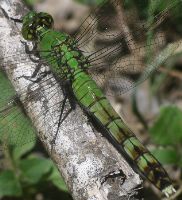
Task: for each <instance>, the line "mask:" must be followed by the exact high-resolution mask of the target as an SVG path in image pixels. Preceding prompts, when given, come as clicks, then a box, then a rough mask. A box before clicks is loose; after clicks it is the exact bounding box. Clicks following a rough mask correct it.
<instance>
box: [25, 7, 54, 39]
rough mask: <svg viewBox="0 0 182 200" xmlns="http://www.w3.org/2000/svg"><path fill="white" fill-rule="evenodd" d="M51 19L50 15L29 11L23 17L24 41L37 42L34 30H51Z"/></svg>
mask: <svg viewBox="0 0 182 200" xmlns="http://www.w3.org/2000/svg"><path fill="white" fill-rule="evenodd" d="M53 23H54V21H53V18H52V16H51V15H49V14H47V13H44V12H40V13H36V12H34V11H31V12H29V13H27V14H26V15H25V16H24V17H23V27H22V35H23V37H24V39H26V40H31V41H33V40H37V38H38V37H37V33H36V30H37V28H38V27H45V28H48V29H50V28H52V26H53Z"/></svg>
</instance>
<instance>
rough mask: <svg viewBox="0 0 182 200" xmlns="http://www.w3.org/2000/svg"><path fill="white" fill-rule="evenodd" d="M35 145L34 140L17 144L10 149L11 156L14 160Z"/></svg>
mask: <svg viewBox="0 0 182 200" xmlns="http://www.w3.org/2000/svg"><path fill="white" fill-rule="evenodd" d="M34 146H35V141H32V142H29V143H27V144H25V145H23V146H17V147H14V148H13V151H12V158H13V160H14V161H15V162H16V161H17V160H18V159H20V158H21V157H22V156H23V155H24V154H26V153H28V152H29V151H31V150H32V149H33V148H34Z"/></svg>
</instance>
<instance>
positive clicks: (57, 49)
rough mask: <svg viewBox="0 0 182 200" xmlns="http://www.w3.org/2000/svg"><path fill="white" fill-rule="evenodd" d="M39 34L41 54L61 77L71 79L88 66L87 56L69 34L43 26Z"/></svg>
mask: <svg viewBox="0 0 182 200" xmlns="http://www.w3.org/2000/svg"><path fill="white" fill-rule="evenodd" d="M37 34H38V49H39V51H40V55H41V57H42V58H43V59H44V60H45V61H47V62H48V63H49V65H50V67H51V69H52V71H53V72H54V73H55V74H56V75H57V76H58V77H59V78H63V79H70V78H71V76H72V75H73V74H74V73H75V72H76V71H77V70H79V69H84V68H85V67H86V66H87V61H86V58H85V57H84V56H83V54H82V52H81V51H80V50H79V49H78V48H77V45H76V42H75V40H74V39H72V38H71V37H70V36H69V35H67V34H65V33H60V32H56V31H54V30H51V29H46V28H42V27H40V28H39V29H38V30H37Z"/></svg>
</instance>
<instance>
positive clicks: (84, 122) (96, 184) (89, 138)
mask: <svg viewBox="0 0 182 200" xmlns="http://www.w3.org/2000/svg"><path fill="white" fill-rule="evenodd" d="M0 7H1V8H3V9H4V10H5V11H6V13H7V15H8V16H6V15H5V14H4V12H2V10H0V47H1V48H0V51H1V52H0V54H1V59H0V62H1V64H0V65H1V66H2V65H3V66H4V68H5V70H6V73H7V75H8V77H9V79H10V80H11V82H12V84H13V86H14V87H15V89H16V91H17V93H18V94H19V96H20V99H21V101H22V102H23V104H24V106H25V109H26V111H27V113H28V115H29V117H30V118H31V120H32V121H33V123H34V126H35V127H36V129H37V130H38V137H39V138H40V139H41V141H42V142H43V144H44V146H45V148H46V150H47V151H48V153H49V155H50V157H51V159H52V160H53V161H54V162H55V164H56V166H57V167H58V169H59V171H60V173H61V175H62V176H63V178H64V180H65V182H66V184H67V186H68V188H69V190H70V192H71V194H72V196H73V198H74V199H75V200H86V199H87V200H88V199H89V200H91V199H92V200H111V199H114V200H117V199H118V200H119V199H120V200H121V199H135V198H134V197H133V194H134V193H135V192H136V191H135V190H134V188H135V187H136V186H138V185H139V184H140V183H141V180H140V178H139V176H138V175H137V174H136V173H135V172H134V171H133V170H132V169H131V167H130V166H129V165H128V164H127V162H126V161H125V160H124V159H123V157H122V155H121V154H119V153H118V152H117V151H116V149H115V148H114V147H113V146H112V145H111V144H110V143H109V142H108V140H107V139H106V138H104V137H102V135H101V134H100V133H98V132H97V131H96V130H95V128H94V127H93V126H92V124H91V123H90V122H89V121H88V118H87V116H86V115H85V113H84V112H83V110H82V109H81V108H80V107H79V106H78V105H77V106H76V109H75V110H74V111H72V112H71V113H70V114H69V115H68V117H67V118H66V119H65V120H64V122H63V123H62V125H61V128H60V129H59V132H58V137H57V138H56V141H55V145H54V148H53V149H52V148H51V141H52V139H53V136H54V135H55V133H56V130H57V126H56V124H57V121H58V118H59V114H60V102H61V101H62V100H63V98H64V97H63V94H62V90H61V88H60V86H59V84H57V83H56V81H55V79H54V77H53V76H52V75H48V76H47V77H45V78H44V79H43V80H42V81H41V82H40V83H36V84H35V83H34V84H33V83H32V82H31V81H28V80H26V79H25V78H18V77H21V76H23V75H24V76H25V75H26V76H31V75H32V73H33V72H34V70H35V67H36V65H37V64H35V63H33V62H32V61H31V60H30V59H29V57H28V56H27V55H26V54H25V52H24V45H23V44H22V43H21V42H20V41H21V40H23V38H22V36H21V34H20V32H19V31H20V30H21V25H20V24H18V23H17V24H15V23H14V21H12V20H10V19H8V18H7V17H13V18H18V19H20V18H22V16H23V15H24V14H25V13H26V12H27V9H25V7H24V6H23V4H22V3H21V2H20V1H19V0H11V1H10V0H9V1H8V0H1V1H0ZM47 69H48V67H47V66H43V67H42V69H41V70H42V71H44V70H47ZM46 80H47V81H46ZM30 91H31V92H30ZM27 99H29V101H27ZM25 100H26V103H25ZM47 108H49V109H47ZM66 108H67V110H68V109H69V105H67V107H66ZM119 169H122V170H123V172H124V174H125V175H126V176H127V179H126V181H125V182H124V183H123V184H121V182H122V181H121V178H115V180H114V181H111V180H110V179H108V180H107V181H106V182H105V183H103V184H101V182H102V180H103V177H104V176H105V175H107V174H108V173H109V172H112V171H118V170H119Z"/></svg>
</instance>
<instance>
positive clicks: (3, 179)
mask: <svg viewBox="0 0 182 200" xmlns="http://www.w3.org/2000/svg"><path fill="white" fill-rule="evenodd" d="M21 195H22V189H21V185H20V183H19V181H18V180H17V179H16V177H15V175H14V173H13V172H12V171H10V170H6V171H3V172H2V173H0V197H4V196H16V197H18V196H21Z"/></svg>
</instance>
